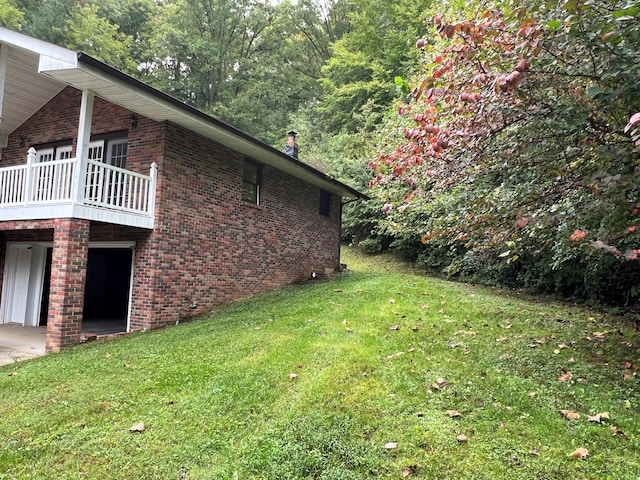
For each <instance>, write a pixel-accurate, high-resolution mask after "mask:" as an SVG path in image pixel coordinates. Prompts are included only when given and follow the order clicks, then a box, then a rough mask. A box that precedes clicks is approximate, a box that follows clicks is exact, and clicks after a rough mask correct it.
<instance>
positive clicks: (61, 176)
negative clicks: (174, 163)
mask: <svg viewBox="0 0 640 480" xmlns="http://www.w3.org/2000/svg"><path fill="white" fill-rule="evenodd" d="M77 165H78V163H77V160H76V159H75V158H70V159H66V160H55V161H46V162H36V161H35V150H33V151H32V149H31V150H30V151H29V156H28V159H27V164H26V165H19V166H14V167H4V168H0V208H3V207H21V206H24V207H29V206H39V205H50V204H67V203H73V202H74V198H75V195H74V191H73V188H74V174H75V170H76V168H77ZM156 177H157V166H156V164H155V163H153V164H152V165H151V170H150V173H149V175H142V174H139V173H135V172H132V171H129V170H125V169H123V168H118V167H114V166H112V165H108V164H106V163H102V162H98V161H95V160H89V161H88V162H87V169H86V172H85V173H84V195H82V196H80V201H79V202H78V201H76V203H80V204H82V205H87V206H91V207H96V208H101V209H109V210H117V211H122V212H127V213H134V214H143V215H147V216H151V217H153V214H154V209H155V190H156Z"/></svg>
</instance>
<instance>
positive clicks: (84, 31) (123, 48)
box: [60, 4, 136, 72]
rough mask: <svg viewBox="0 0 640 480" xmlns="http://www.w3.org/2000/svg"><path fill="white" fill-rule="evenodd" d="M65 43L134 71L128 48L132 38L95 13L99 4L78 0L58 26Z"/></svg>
mask: <svg viewBox="0 0 640 480" xmlns="http://www.w3.org/2000/svg"><path fill="white" fill-rule="evenodd" d="M61 30H62V31H61V32H60V34H61V35H62V36H63V37H64V38H65V40H64V41H65V46H66V47H68V48H71V49H73V50H78V51H81V52H85V53H87V54H89V55H93V56H95V57H96V58H97V59H99V60H101V61H103V62H105V63H108V64H109V65H112V66H114V67H116V68H118V69H120V70H123V71H125V72H134V71H135V69H136V65H135V63H134V62H133V61H132V59H131V55H130V50H131V45H132V43H133V39H132V38H131V36H129V35H125V34H124V33H120V32H118V27H117V26H116V25H113V24H112V23H110V22H109V21H108V20H107V19H105V18H102V17H99V16H98V7H97V6H94V5H89V4H84V5H83V4H78V5H76V6H75V7H73V8H72V9H71V16H70V17H69V19H68V20H67V21H66V23H65V24H64V26H63V27H62V29H61Z"/></svg>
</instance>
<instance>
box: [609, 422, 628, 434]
mask: <svg viewBox="0 0 640 480" xmlns="http://www.w3.org/2000/svg"><path fill="white" fill-rule="evenodd" d="M609 430H610V431H611V434H612V435H613V436H614V437H615V436H616V435H621V436H623V437H624V436H625V434H624V432H623V431H622V430H620V429H619V428H618V427H614V426H613V425H611V426H610V427H609Z"/></svg>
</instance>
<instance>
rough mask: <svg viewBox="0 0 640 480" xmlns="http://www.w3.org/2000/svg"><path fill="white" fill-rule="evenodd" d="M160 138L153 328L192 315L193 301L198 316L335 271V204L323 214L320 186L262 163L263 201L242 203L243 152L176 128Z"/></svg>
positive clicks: (337, 214)
mask: <svg viewBox="0 0 640 480" xmlns="http://www.w3.org/2000/svg"><path fill="white" fill-rule="evenodd" d="M166 138H167V145H166V157H165V162H164V168H163V169H162V171H161V172H160V175H161V177H163V179H164V182H165V183H164V185H163V188H162V190H161V191H160V192H159V197H158V205H159V209H160V211H159V212H158V216H157V225H156V230H155V232H154V235H153V236H154V241H155V242H157V244H158V246H157V248H156V250H157V251H159V252H160V251H162V252H164V253H163V254H162V262H160V263H159V266H158V269H159V275H158V276H157V278H156V288H155V290H156V295H158V297H159V298H162V299H163V300H162V301H158V302H157V305H156V315H155V320H156V321H157V322H159V323H165V322H171V321H175V320H176V318H177V317H180V316H185V315H189V314H191V313H192V312H190V311H189V309H188V306H189V305H190V304H192V303H196V302H197V303H198V308H197V309H196V312H201V311H206V310H208V309H210V308H211V307H213V306H214V305H216V304H219V303H221V302H226V301H229V300H234V299H238V298H241V297H246V296H249V295H251V294H254V293H258V292H264V291H267V290H273V289H276V288H279V287H281V286H283V285H287V284H291V283H294V282H298V281H301V280H306V279H308V278H309V277H310V275H311V272H312V271H313V270H317V269H322V268H325V267H326V268H336V267H338V266H339V248H340V244H339V241H340V238H339V225H340V218H339V217H340V203H339V202H340V200H339V199H338V198H333V199H332V200H333V201H332V211H331V216H330V217H324V216H321V215H319V201H320V190H319V188H317V187H314V186H311V185H309V184H306V183H304V182H302V181H300V180H297V179H295V178H293V177H291V176H289V175H286V174H284V173H282V172H280V171H278V170H275V169H273V168H270V167H266V166H265V167H264V168H263V185H262V188H261V202H260V203H261V204H260V205H259V206H255V205H250V204H246V203H243V202H242V201H241V191H242V173H243V162H244V157H243V156H242V155H240V154H238V153H235V152H233V151H231V150H228V149H226V148H224V147H223V146H222V145H220V144H217V143H215V142H213V141H211V140H207V139H203V138H201V137H199V136H197V135H196V134H194V133H191V132H188V131H186V130H184V129H182V128H180V127H178V126H176V125H168V126H167V135H166ZM254 160H256V161H258V162H259V161H260V159H259V158H256V159H254Z"/></svg>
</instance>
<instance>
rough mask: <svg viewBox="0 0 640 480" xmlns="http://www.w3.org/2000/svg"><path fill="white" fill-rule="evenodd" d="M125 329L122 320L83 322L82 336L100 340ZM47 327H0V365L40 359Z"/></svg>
mask: <svg viewBox="0 0 640 480" xmlns="http://www.w3.org/2000/svg"><path fill="white" fill-rule="evenodd" d="M126 329H127V327H126V322H125V321H124V320H121V321H118V320H101V321H85V322H83V323H82V336H83V338H85V337H93V339H94V340H96V339H97V340H101V339H105V338H109V337H112V336H114V335H117V334H119V333H121V332H124V331H125V330H126ZM46 337H47V327H23V326H22V325H18V324H15V323H5V324H1V325H0V365H7V364H9V363H14V362H18V361H20V360H28V359H30V358H36V357H41V356H43V355H44V354H45V342H46Z"/></svg>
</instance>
